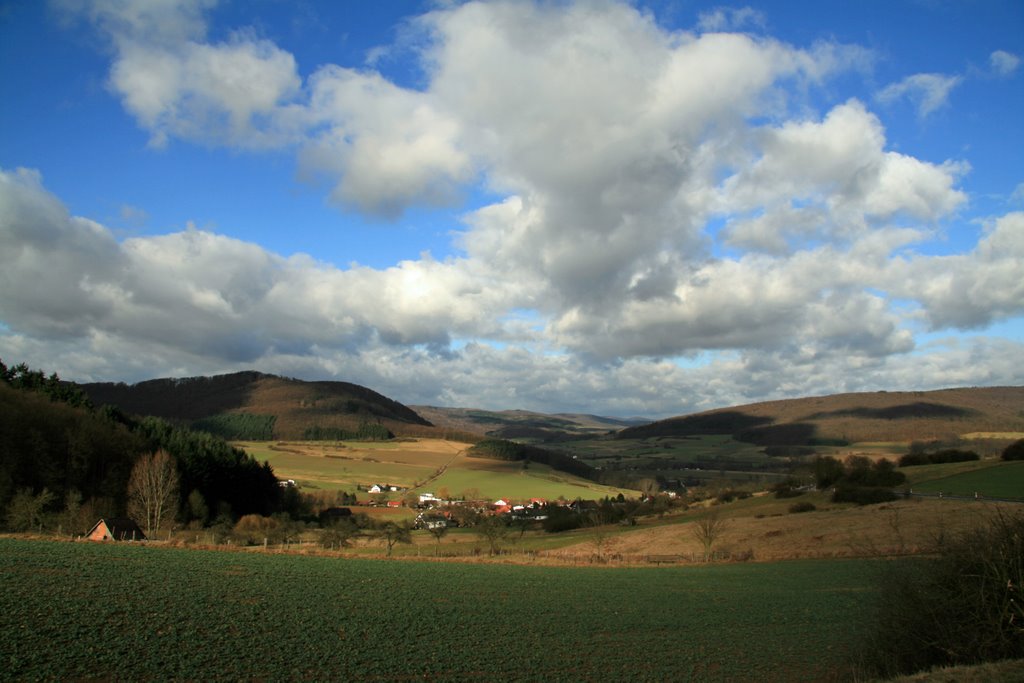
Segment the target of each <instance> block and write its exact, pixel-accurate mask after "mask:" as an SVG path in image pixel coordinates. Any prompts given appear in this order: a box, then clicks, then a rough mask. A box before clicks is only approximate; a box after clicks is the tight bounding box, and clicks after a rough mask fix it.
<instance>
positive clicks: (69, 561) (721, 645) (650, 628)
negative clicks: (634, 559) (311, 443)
mask: <svg viewBox="0 0 1024 683" xmlns="http://www.w3.org/2000/svg"><path fill="white" fill-rule="evenodd" d="M875 569H876V565H874V564H873V563H872V562H871V561H864V560H859V561H813V562H807V561H805V562H787V563H776V564H746V565H744V564H737V565H720V566H707V567H696V568H678V567H664V568H648V569H638V568H633V569H629V568H622V569H607V568H552V567H533V566H514V565H490V564H482V565H477V564H455V563H423V562H404V561H390V562H389V561H381V560H376V561H375V560H355V559H338V558H332V557H314V556H297V555H271V554H263V553H244V552H215V551H196V550H180V549H172V548H156V547H152V546H149V547H147V546H143V545H128V544H94V543H58V542H47V541H29V540H20V539H10V538H0V581H2V585H0V588H2V590H0V658H2V660H0V667H2V670H3V671H4V674H3V677H5V678H9V679H12V680H24V679H33V680H36V679H38V680H68V679H76V680H81V679H99V680H140V679H153V680H167V679H179V680H180V679H198V678H202V679H204V680H240V679H248V680H257V679H258V680H283V679H301V680H325V679H331V680H352V681H366V680H375V681H380V680H385V681H390V680H428V679H429V680H550V681H558V680H573V681H578V680H593V681H598V680H599V681H616V680H629V681H643V680H676V681H688V680H690V681H762V680H774V681H839V680H849V679H851V678H852V672H851V669H850V666H849V661H850V657H851V656H852V655H853V654H854V653H855V652H856V648H857V643H858V642H859V639H860V637H861V635H862V634H863V632H864V628H865V627H866V625H867V623H868V620H869V619H870V613H871V605H872V600H873V597H874V589H873V588H872V587H871V586H872V577H873V574H874V571H875Z"/></svg>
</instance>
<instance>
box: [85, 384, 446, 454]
mask: <svg viewBox="0 0 1024 683" xmlns="http://www.w3.org/2000/svg"><path fill="white" fill-rule="evenodd" d="M80 387H81V389H82V390H83V391H85V393H86V394H87V395H88V396H89V399H90V400H91V401H92V402H93V403H94V404H95V405H115V406H117V407H119V408H120V409H121V410H123V411H124V412H126V413H131V414H136V415H155V416H157V417H163V418H166V419H171V420H177V421H181V422H188V423H194V422H196V421H201V420H209V419H210V418H214V417H218V416H226V415H227V416H230V415H236V416H237V415H245V416H262V417H264V418H266V420H267V422H268V423H269V424H272V437H273V438H276V439H302V438H307V437H308V436H309V434H310V430H321V432H325V431H326V432H330V430H335V431H347V432H352V431H356V430H358V429H359V428H360V427H361V426H364V425H366V424H374V425H382V426H383V427H385V428H387V429H388V430H390V431H391V432H392V433H394V434H395V435H399V436H403V435H415V434H419V433H421V432H423V430H427V432H429V431H430V430H432V429H433V425H432V424H431V423H430V422H429V421H427V420H425V419H424V418H423V417H421V416H420V415H418V414H417V413H416V411H414V410H412V409H411V408H409V407H407V406H405V405H403V404H401V403H399V402H398V401H395V400H393V399H390V398H388V397H386V396H384V395H382V394H379V393H377V392H376V391H373V390H372V389H368V388H366V387H364V386H360V385H358V384H351V383H349V382H330V381H316V382H306V381H303V380H298V379H291V378H286V377H278V376H276V375H268V374H264V373H261V372H256V371H245V372H236V373H231V374H226V375H216V376H213V377H187V378H162V379H153V380H147V381H144V382H139V383H137V384H130V385H129V384H123V383H110V382H106V383H92V384H82V385H80Z"/></svg>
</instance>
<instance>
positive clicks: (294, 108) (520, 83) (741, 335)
mask: <svg viewBox="0 0 1024 683" xmlns="http://www.w3.org/2000/svg"><path fill="white" fill-rule="evenodd" d="M206 6H207V3H205V2H195V3H191V4H184V5H172V4H171V3H165V4H160V3H154V4H152V5H136V4H131V3H127V2H116V1H115V0H108V1H106V2H96V3H93V4H89V5H86V6H83V7H81V8H79V10H78V12H79V15H82V16H86V17H87V18H89V20H90V21H92V22H94V23H95V24H96V26H98V27H99V29H100V30H101V31H103V32H104V33H105V35H107V36H108V37H109V38H110V40H111V43H112V45H113V46H114V48H115V56H114V58H113V64H112V67H111V73H110V83H111V87H112V88H113V89H114V91H115V92H116V93H117V94H118V96H119V97H121V98H122V102H123V103H124V106H125V108H126V109H127V110H128V111H130V112H131V113H132V114H133V115H134V116H135V117H136V119H137V120H138V122H139V124H140V125H141V126H142V127H144V128H145V129H146V130H147V131H149V133H150V134H151V136H152V140H153V143H154V144H163V143H167V142H168V141H170V140H172V139H182V140H195V141H201V142H203V143H205V144H223V145H230V146H235V147H256V148H259V147H273V146H291V147H293V148H294V149H296V150H297V153H298V158H299V162H298V163H299V166H300V169H301V171H302V172H303V173H304V174H306V175H308V176H311V177H315V176H317V175H325V176H326V177H327V179H328V182H329V184H330V187H331V190H330V198H331V200H332V201H333V202H335V203H338V204H340V205H343V206H345V207H346V208H350V209H355V210H358V211H361V212H364V213H369V214H374V215H378V216H385V217H394V216H397V215H398V214H400V213H401V212H402V211H403V210H404V209H406V208H407V207H409V206H414V205H418V204H424V203H426V204H431V205H443V204H446V203H451V202H455V201H457V200H458V198H459V196H460V193H462V192H464V191H466V189H467V188H468V187H470V185H471V184H472V183H474V182H482V183H484V184H485V185H486V186H487V187H486V189H487V190H489V191H490V192H492V193H494V194H497V195H499V197H500V199H498V200H496V201H495V202H494V203H492V204H490V205H488V206H482V207H477V208H475V209H473V210H472V211H470V212H469V213H468V214H467V215H465V216H464V219H463V220H464V226H463V229H462V232H461V233H460V234H459V235H458V236H457V238H456V239H457V242H458V246H459V247H461V248H462V250H463V254H462V255H461V256H460V257H457V258H455V257H453V258H450V259H447V260H444V261H436V260H434V259H432V258H430V257H429V256H428V255H424V256H422V257H421V258H419V259H415V260H407V261H403V262H401V263H398V264H396V265H394V266H393V267H390V268H385V269H374V268H367V267H351V268H349V269H339V268H335V267H333V266H330V265H327V264H324V263H319V262H317V261H315V260H314V259H312V258H310V257H308V256H303V255H298V256H293V257H290V258H285V257H282V256H280V255H278V254H274V253H270V252H268V251H266V250H265V249H263V248H262V247H260V246H258V245H256V244H252V243H248V242H244V241H241V240H237V239H231V238H228V237H225V236H223V235H218V234H214V233H212V232H208V231H200V230H195V229H194V228H190V229H186V230H182V231H179V232H175V233H172V234H167V235H161V236H147V237H135V238H132V239H127V240H124V241H118V240H116V239H115V238H114V236H113V235H112V234H111V232H110V231H109V230H108V229H107V228H105V227H104V226H101V225H99V224H97V223H95V222H93V221H90V220H87V219H83V218H77V217H73V216H71V215H69V213H68V211H67V209H66V207H65V206H64V205H63V203H62V202H61V200H60V199H59V198H58V197H55V196H54V195H52V194H51V193H50V192H49V191H47V190H46V189H45V187H44V186H43V184H42V181H41V178H40V177H39V175H38V174H37V173H34V172H32V171H25V170H20V171H15V172H2V171H0V321H2V326H0V353H2V354H4V355H5V356H9V355H10V354H11V353H15V354H16V355H18V360H20V359H22V358H25V359H26V360H32V358H33V354H37V355H38V357H46V354H50V355H49V357H50V358H58V357H59V358H61V359H66V360H64V361H62V362H65V363H66V364H67V365H66V367H53V364H52V363H49V362H43V363H38V362H37V364H38V365H41V366H44V367H47V368H48V369H49V368H50V367H53V369H55V370H57V371H59V372H62V373H64V374H69V375H70V376H78V377H89V376H91V377H95V378H109V377H111V376H117V377H118V378H126V379H142V378H145V377H149V376H153V375H159V374H177V375H182V374H199V373H204V372H213V371H226V370H232V369H241V368H245V367H258V368H259V369H261V370H265V371H270V372H281V373H283V374H289V375H296V376H308V377H322V376H329V377H337V378H339V379H346V380H350V381H358V382H361V383H365V384H367V385H369V386H372V387H374V388H375V389H378V390H380V391H384V393H387V394H390V395H394V396H395V397H396V398H399V399H400V400H403V401H407V402H422V403H442V404H450V405H451V404H454V405H481V406H484V407H512V406H522V407H528V408H536V409H572V408H578V409H581V410H591V411H599V412H606V413H617V414H644V413H646V414H652V415H664V414H675V413H680V412H686V411H689V410H697V409H701V408H708V407H714V406H717V405H725V404H729V403H738V402H742V401H743V400H745V399H748V398H749V399H754V398H763V397H765V396H783V395H800V394H809V393H828V392H829V391H853V390H859V389H872V388H877V387H879V386H882V387H892V388H933V387H934V386H941V385H947V384H950V383H951V382H950V381H949V379H948V378H950V377H955V378H958V379H963V380H964V381H965V382H968V383H970V382H974V383H979V384H980V383H985V381H984V380H985V378H986V377H992V376H996V377H998V376H999V373H1004V376H1005V377H1006V378H1007V379H1006V380H1005V381H1012V378H1013V377H1017V378H1018V379H1019V378H1020V373H1021V370H1020V369H1019V368H1011V367H1009V366H1008V364H1007V363H1005V362H1004V361H1003V360H1002V359H1001V358H997V357H992V358H982V357H981V356H983V354H984V352H985V351H986V350H992V349H1002V350H1011V351H1013V350H1017V351H1019V348H1020V345H1019V344H1015V343H1013V342H1001V341H999V340H978V341H975V342H971V343H966V342H965V343H964V344H963V345H961V346H956V347H954V346H953V345H948V346H944V347H942V348H932V347H929V348H926V349H922V348H919V346H918V343H917V340H916V339H915V336H914V333H915V332H916V331H918V330H919V329H921V326H922V324H923V325H924V326H925V327H927V328H928V329H931V330H945V329H967V328H971V329H977V328H983V327H984V326H986V325H988V324H990V323H992V322H996V321H1003V320H1008V319H1013V318H1015V317H1018V316H1020V315H1022V314H1024V310H1022V302H1024V291H1022V290H1021V284H1020V283H1021V282H1024V272H1022V271H1021V263H1024V252H1022V251H1021V235H1022V225H1024V219H1022V218H1021V215H1020V214H1009V215H1006V216H1003V217H997V218H996V219H994V220H993V222H992V225H991V227H990V228H989V230H988V232H987V233H986V234H985V235H984V236H982V237H981V238H980V239H979V240H978V241H977V244H976V245H975V246H974V247H973V248H972V249H968V250H967V251H965V252H963V253H960V254H954V255H952V256H934V255H930V254H927V255H926V253H927V252H926V250H925V249H923V248H922V249H918V247H919V246H922V245H927V244H928V242H929V241H930V240H932V239H934V238H935V237H936V236H939V237H941V235H942V231H943V229H944V227H945V224H944V221H949V220H951V219H955V218H956V216H957V212H958V211H960V210H961V209H962V208H963V207H964V206H965V204H966V202H967V195H966V193H965V192H964V191H963V190H962V189H961V188H960V187H959V182H960V179H961V178H962V177H963V176H964V175H965V174H966V173H967V171H968V170H969V166H968V165H967V163H966V162H962V161H956V160H949V161H942V160H926V159H919V158H915V157H913V156H910V155H909V154H906V153H898V152H895V151H892V150H891V149H889V141H888V140H887V137H886V131H885V129H884V127H883V125H882V123H881V121H880V120H879V118H878V117H877V116H876V115H875V114H873V113H872V112H871V111H870V110H869V109H868V107H867V106H866V105H865V104H864V103H863V102H861V101H858V100H856V99H851V100H848V101H846V102H841V103H838V104H835V105H833V106H831V107H830V108H829V109H827V110H826V111H822V112H816V111H814V109H813V108H812V107H811V105H810V102H811V101H813V98H807V97H806V96H805V94H806V92H807V91H808V90H810V89H813V88H816V87H817V86H818V85H819V84H821V83H826V82H827V81H828V80H829V79H830V78H831V77H832V75H833V74H835V73H838V72H841V71H844V70H856V69H860V68H863V66H864V64H865V62H866V61H867V60H869V59H870V54H869V53H867V52H866V51H864V50H862V49H860V48H856V47H851V46H842V45H836V44H832V43H820V44H816V45H813V46H811V47H809V48H800V47H796V46H792V45H787V44H785V43H781V42H779V41H776V40H772V39H770V38H760V37H754V36H751V35H741V34H734V33H721V32H711V31H712V29H714V30H723V29H726V28H732V27H735V26H737V25H740V24H744V25H757V24H758V21H755V20H758V17H757V15H756V14H749V13H744V12H745V10H739V11H737V10H722V11H721V14H720V15H719V14H714V15H707V16H705V17H704V18H702V22H701V27H702V28H703V30H704V31H705V32H704V33H700V34H692V33H686V32H669V31H666V30H664V29H663V28H662V27H661V26H659V25H658V24H657V23H656V21H655V19H654V18H653V17H652V16H651V15H650V14H646V13H643V12H640V11H637V10H636V9H635V8H634V7H632V6H630V5H627V4H624V3H615V2H609V3H598V4H593V3H523V2H492V3H473V2H471V3H463V4H453V5H447V6H444V7H442V8H440V9H437V10H436V11H434V12H431V13H430V14H428V15H426V16H424V17H422V18H421V19H420V20H419V21H418V22H417V23H416V24H415V30H418V31H420V34H419V35H420V37H421V39H422V44H421V45H420V46H419V47H420V51H419V52H417V54H418V55H420V56H421V57H422V59H423V62H422V66H423V67H424V69H425V74H426V75H425V80H424V83H423V85H422V89H420V90H415V89H410V88H403V87H401V86H399V85H396V84H395V83H393V82H390V81H389V80H387V79H386V78H385V77H384V76H383V75H382V74H380V73H378V72H375V71H371V70H367V71H360V70H355V69H351V68H346V67H343V66H338V65H325V66H322V67H319V68H318V69H317V70H316V71H315V72H313V73H312V75H311V76H309V77H308V78H307V79H306V80H305V81H304V82H303V81H302V80H301V79H300V78H299V76H298V73H299V69H298V65H297V64H296V62H295V59H294V57H293V56H292V55H291V54H289V53H287V52H285V51H284V50H282V49H281V48H280V47H278V46H277V45H275V44H273V43H271V42H269V41H267V40H265V39H263V38H260V37H258V36H257V35H256V34H255V33H253V32H252V31H251V30H241V31H239V32H236V33H235V34H233V35H232V36H231V37H230V38H229V39H228V40H226V41H221V42H209V41H208V40H207V39H206V27H205V24H204V22H203V10H204V9H205V8H206ZM254 74H258V75H259V77H258V78H256V77H254ZM958 83H959V79H958V77H955V76H941V75H938V74H918V75H916V76H912V77H909V78H907V79H904V81H902V82H900V83H897V84H893V85H892V86H889V87H888V88H886V89H885V90H883V91H882V92H881V93H879V99H880V100H882V101H891V100H896V99H900V98H904V97H907V98H910V99H911V100H913V101H915V102H916V103H917V104H918V107H919V111H920V113H921V115H922V116H927V115H928V114H930V113H931V112H932V111H934V110H935V109H936V108H938V107H939V106H941V105H942V104H943V103H945V102H946V101H947V99H948V96H949V93H950V91H951V90H952V89H953V88H954V87H956V85H957V84H958ZM238 227H239V228H244V226H238ZM719 227H720V230H719V229H718V228H719ZM26 282H32V283H33V286H32V287H28V286H25V284H24V283H26ZM524 310H525V311H526V314H525V317H526V318H527V321H524V320H522V319H519V318H518V317H517V316H518V312H519V311H524ZM678 357H687V358H691V359H692V358H704V359H705V361H703V362H701V363H690V364H689V365H691V367H686V368H683V367H681V366H680V365H679V364H677V363H675V362H673V360H672V359H674V358H678ZM110 358H119V359H121V360H118V361H117V362H118V363H123V364H124V366H123V367H124V368H127V369H125V370H118V369H117V368H115V367H114V365H112V361H110V360H109V359H110ZM967 358H971V359H972V360H973V361H974V362H976V363H977V365H976V366H975V367H971V368H961V367H960V366H959V365H958V363H962V362H964V361H965V359H967ZM692 366H695V367H692ZM118 367H121V366H118ZM126 375H132V376H131V377H128V376H126Z"/></svg>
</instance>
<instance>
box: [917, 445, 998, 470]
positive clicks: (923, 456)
mask: <svg viewBox="0 0 1024 683" xmlns="http://www.w3.org/2000/svg"><path fill="white" fill-rule="evenodd" d="M980 459H981V458H980V457H979V456H978V454H977V453H975V452H974V451H962V450H959V449H957V448H946V449H943V450H941V451H935V452H934V453H922V452H920V451H914V452H911V453H908V454H906V455H904V456H903V457H901V458H900V467H914V466H916V465H941V464H944V463H947V462H967V461H970V460H980Z"/></svg>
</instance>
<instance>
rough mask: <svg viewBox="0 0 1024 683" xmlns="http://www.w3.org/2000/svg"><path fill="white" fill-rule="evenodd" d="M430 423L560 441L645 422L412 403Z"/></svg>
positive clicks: (481, 432)
mask: <svg viewBox="0 0 1024 683" xmlns="http://www.w3.org/2000/svg"><path fill="white" fill-rule="evenodd" d="M413 409H414V410H415V411H416V412H417V413H419V414H420V415H422V416H423V417H425V418H427V419H428V420H430V421H431V422H432V423H433V424H435V425H439V426H445V427H448V428H450V429H457V430H460V431H465V432H471V433H474V434H479V435H481V436H488V437H491V438H495V439H510V440H521V441H546V442H553V441H561V440H564V439H568V438H579V437H587V438H590V437H595V436H601V435H605V434H608V433H609V432H617V431H619V430H620V429H624V428H626V427H633V426H638V425H643V424H647V423H648V422H650V420H647V419H644V418H614V417H600V416H598V415H586V414H579V413H555V414H550V415H549V414H545V413H535V412H531V411H528V410H501V411H493V410H479V409H476V408H439V407H437V406H413Z"/></svg>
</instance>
